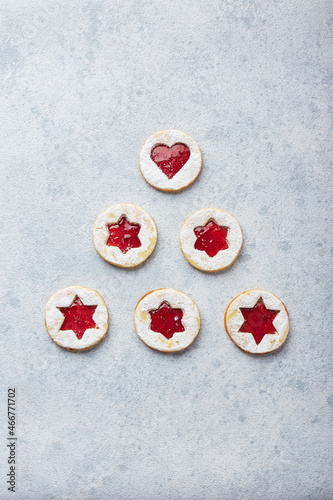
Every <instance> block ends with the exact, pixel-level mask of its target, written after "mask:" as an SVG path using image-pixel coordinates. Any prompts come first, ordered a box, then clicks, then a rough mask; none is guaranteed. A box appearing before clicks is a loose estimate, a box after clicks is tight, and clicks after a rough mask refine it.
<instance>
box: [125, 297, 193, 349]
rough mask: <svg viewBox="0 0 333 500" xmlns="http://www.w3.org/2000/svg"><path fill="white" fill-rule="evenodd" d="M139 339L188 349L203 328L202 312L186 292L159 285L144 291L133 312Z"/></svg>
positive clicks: (155, 345) (159, 346) (153, 345)
mask: <svg viewBox="0 0 333 500" xmlns="http://www.w3.org/2000/svg"><path fill="white" fill-rule="evenodd" d="M134 324H135V329H136V332H137V334H138V336H139V337H140V339H141V340H142V341H143V342H144V343H145V344H147V345H148V346H149V347H151V348H152V349H155V350H157V351H162V352H176V351H182V350H183V349H186V347H188V346H189V345H191V344H192V342H193V341H194V340H195V338H196V336H197V335H198V333H199V330H200V313H199V310H198V308H197V306H196V304H195V302H194V301H193V300H192V299H191V298H190V297H189V296H188V295H186V294H185V293H183V292H180V291H178V290H174V289H172V288H160V289H158V290H153V291H151V292H148V293H147V294H146V295H144V296H143V297H142V298H141V299H140V300H139V302H138V304H137V306H136V308H135V313H134Z"/></svg>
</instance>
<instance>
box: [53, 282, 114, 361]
mask: <svg viewBox="0 0 333 500" xmlns="http://www.w3.org/2000/svg"><path fill="white" fill-rule="evenodd" d="M45 325H46V328H47V331H48V333H49V335H50V337H51V339H52V340H53V341H54V342H55V343H56V344H58V345H59V346H61V347H63V348H64V349H68V350H69V351H84V350H86V349H90V348H91V347H93V346H94V345H96V344H98V342H100V341H101V340H102V339H103V338H104V336H105V334H106V332H107V330H108V326H109V314H108V309H107V307H106V304H105V302H104V300H103V298H102V297H101V296H100V294H99V293H98V292H96V291H95V290H92V289H91V288H86V287H83V286H69V287H67V288H63V289H62V290H59V291H58V292H56V293H55V294H54V295H53V296H52V297H51V298H50V300H49V301H48V303H47V305H46V312H45Z"/></svg>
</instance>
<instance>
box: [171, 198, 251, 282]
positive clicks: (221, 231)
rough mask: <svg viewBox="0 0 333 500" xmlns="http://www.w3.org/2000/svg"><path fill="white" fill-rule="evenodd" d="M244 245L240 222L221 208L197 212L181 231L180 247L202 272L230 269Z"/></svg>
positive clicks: (189, 260) (204, 209) (191, 262)
mask: <svg viewBox="0 0 333 500" xmlns="http://www.w3.org/2000/svg"><path fill="white" fill-rule="evenodd" d="M242 244H243V235H242V230H241V227H240V225H239V223H238V222H237V220H236V219H235V217H233V216H232V215H230V214H229V213H228V212H226V211H225V210H221V209H220V208H203V209H202V210H198V211H197V212H194V213H193V214H192V215H191V216H190V217H189V218H188V219H186V221H185V222H184V225H183V227H182V229H181V231H180V246H181V249H182V252H183V254H184V256H185V258H186V259H187V260H188V262H189V263H190V264H192V266H194V267H196V268H197V269H200V270H201V271H207V272H215V271H221V270H223V269H226V268H227V267H229V266H231V264H232V263H233V262H234V261H235V260H236V259H237V257H238V255H239V253H240V251H241V248H242Z"/></svg>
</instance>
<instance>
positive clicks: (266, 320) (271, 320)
mask: <svg viewBox="0 0 333 500" xmlns="http://www.w3.org/2000/svg"><path fill="white" fill-rule="evenodd" d="M224 325H225V329H226V331H227V333H228V335H229V337H230V338H231V340H232V341H233V342H234V343H235V344H236V345H237V347H239V348H240V349H242V351H245V352H249V353H251V354H267V353H270V352H273V351H275V350H276V349H278V348H279V347H281V345H282V344H283V343H284V342H285V340H286V338H287V335H288V332H289V315H288V311H287V308H286V306H285V305H284V304H283V302H282V301H281V300H280V299H278V298H277V297H276V296H275V295H273V294H272V293H270V292H266V291H265V290H248V291H247V292H243V293H241V294H240V295H238V296H237V297H236V298H235V299H234V300H233V301H232V302H230V304H229V305H228V307H227V309H226V311H225V315H224Z"/></svg>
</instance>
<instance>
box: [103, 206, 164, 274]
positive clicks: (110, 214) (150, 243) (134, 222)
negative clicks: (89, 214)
mask: <svg viewBox="0 0 333 500" xmlns="http://www.w3.org/2000/svg"><path fill="white" fill-rule="evenodd" d="M93 239H94V245H95V248H96V250H97V252H98V253H99V255H100V256H101V257H103V259H105V260H106V261H107V262H109V263H110V264H113V265H114V266H119V267H134V266H138V265H139V264H141V263H142V262H144V261H145V260H146V259H147V258H148V257H149V255H150V254H151V253H152V252H153V250H154V248H155V245H156V240H157V228H156V224H155V222H154V220H153V219H152V217H151V216H150V215H149V214H148V212H146V210H144V209H143V208H141V207H138V206H137V205H132V204H130V203H120V204H119V205H114V206H112V207H109V208H108V209H107V210H105V211H104V212H102V213H101V214H100V215H99V216H98V217H97V220H96V222H95V226H94V232H93Z"/></svg>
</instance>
